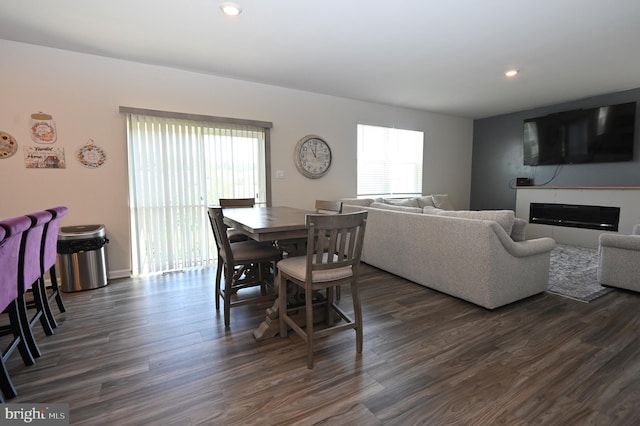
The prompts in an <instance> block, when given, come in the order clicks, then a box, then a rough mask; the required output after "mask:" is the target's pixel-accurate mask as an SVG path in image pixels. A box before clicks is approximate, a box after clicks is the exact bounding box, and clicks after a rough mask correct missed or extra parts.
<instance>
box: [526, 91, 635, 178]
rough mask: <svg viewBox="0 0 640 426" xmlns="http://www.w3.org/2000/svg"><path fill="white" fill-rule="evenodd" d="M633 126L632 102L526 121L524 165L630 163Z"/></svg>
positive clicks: (633, 105) (633, 133)
mask: <svg viewBox="0 0 640 426" xmlns="http://www.w3.org/2000/svg"><path fill="white" fill-rule="evenodd" d="M635 127H636V103H635V102H628V103H624V104H618V105H608V106H601V107H597V108H587V109H577V110H572V111H564V112H559V113H554V114H549V115H545V116H543V117H535V118H528V119H526V120H524V143H523V148H524V164H525V165H526V166H540V165H552V164H579V163H607V162H613V161H632V160H633V145H634V139H635Z"/></svg>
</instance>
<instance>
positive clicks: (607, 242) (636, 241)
mask: <svg viewBox="0 0 640 426" xmlns="http://www.w3.org/2000/svg"><path fill="white" fill-rule="evenodd" d="M599 242H600V246H605V247H616V248H621V249H627V250H638V251H640V235H618V234H600V237H599Z"/></svg>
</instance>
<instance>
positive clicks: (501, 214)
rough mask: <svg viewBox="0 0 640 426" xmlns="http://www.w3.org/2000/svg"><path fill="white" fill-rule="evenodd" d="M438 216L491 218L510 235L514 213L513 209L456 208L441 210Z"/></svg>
mask: <svg viewBox="0 0 640 426" xmlns="http://www.w3.org/2000/svg"><path fill="white" fill-rule="evenodd" d="M439 215H440V216H451V217H463V218H467V219H480V220H492V221H494V222H498V225H500V226H502V228H503V229H504V230H505V232H506V233H507V235H511V230H512V229H513V222H514V221H515V219H516V215H515V213H514V212H513V210H477V211H475V210H458V211H443V212H441V213H439Z"/></svg>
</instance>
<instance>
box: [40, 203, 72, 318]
mask: <svg viewBox="0 0 640 426" xmlns="http://www.w3.org/2000/svg"><path fill="white" fill-rule="evenodd" d="M47 211H48V212H49V213H51V214H52V215H53V219H51V222H49V223H48V224H47V226H46V227H45V234H46V235H45V237H44V239H43V240H42V246H43V247H42V251H43V254H42V274H43V275H44V274H45V273H46V272H47V271H49V277H50V278H51V286H50V289H51V290H52V292H51V294H49V296H48V300H49V301H51V300H53V299H55V301H56V303H57V305H58V309H59V310H60V312H65V311H66V309H65V307H64V303H62V296H61V292H60V289H59V287H58V279H57V277H56V259H57V256H58V250H57V247H58V232H59V230H60V220H61V218H62V216H64V215H66V214H67V212H68V211H69V209H68V208H66V207H64V206H60V207H54V208H51V209H47Z"/></svg>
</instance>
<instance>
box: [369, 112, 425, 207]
mask: <svg viewBox="0 0 640 426" xmlns="http://www.w3.org/2000/svg"><path fill="white" fill-rule="evenodd" d="M423 145H424V133H423V132H420V131H414V130H402V129H392V128H388V127H377V126H368V125H364V124H358V196H359V197H377V196H388V195H393V196H397V197H404V196H416V195H422V148H423Z"/></svg>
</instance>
